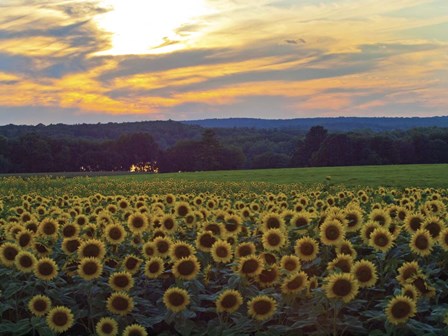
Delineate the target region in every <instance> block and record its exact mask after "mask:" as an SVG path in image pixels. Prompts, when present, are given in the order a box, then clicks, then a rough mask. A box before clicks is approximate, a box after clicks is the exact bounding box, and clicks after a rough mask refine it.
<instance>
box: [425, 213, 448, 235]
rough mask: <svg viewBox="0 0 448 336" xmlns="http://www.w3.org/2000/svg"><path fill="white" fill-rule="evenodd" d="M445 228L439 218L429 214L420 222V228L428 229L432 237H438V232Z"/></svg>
mask: <svg viewBox="0 0 448 336" xmlns="http://www.w3.org/2000/svg"><path fill="white" fill-rule="evenodd" d="M444 228H445V225H444V223H443V221H442V220H441V219H439V218H438V217H435V216H431V217H428V218H426V219H425V221H424V222H423V224H422V229H425V230H428V231H429V233H430V234H431V237H432V238H433V239H437V238H439V235H440V232H441V231H442V230H443V229H444Z"/></svg>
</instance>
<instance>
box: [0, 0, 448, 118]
mask: <svg viewBox="0 0 448 336" xmlns="http://www.w3.org/2000/svg"><path fill="white" fill-rule="evenodd" d="M0 8H1V9H2V11H1V13H0V46H1V51H0V125H8V124H21V125H37V124H39V123H42V124H47V125H48V124H58V123H64V124H82V123H98V122H100V123H108V122H136V121H156V120H157V121H159V120H169V119H171V120H176V121H188V120H204V119H227V118H259V119H284V120H288V119H295V118H316V117H322V118H327V117H336V118H337V117H359V118H363V117H377V118H383V117H386V118H387V117H421V118H424V117H433V116H446V115H447V114H448V112H447V109H446V106H448V97H447V96H446V91H447V89H448V53H447V50H448V35H447V34H446V31H448V15H446V14H444V13H448V2H446V1H444V0H400V1H394V2H393V3H391V2H390V1H386V0H377V1H372V0H358V1H355V0H343V1H341V0H321V1H311V0H306V1H301V2H300V3H297V1H292V0H274V1H268V0H262V1H244V2H243V1H239V0H237V1H225V0H190V1H188V2H186V1H181V0H165V1H163V2H157V3H155V2H148V1H146V0H130V1H128V2H127V3H126V4H124V3H123V2H122V1H119V0H89V1H81V0H69V1H67V0H49V1H46V2H45V3H44V4H39V3H37V2H35V1H32V0H6V1H4V2H3V4H1V5H0ZM173 9H175V10H173Z"/></svg>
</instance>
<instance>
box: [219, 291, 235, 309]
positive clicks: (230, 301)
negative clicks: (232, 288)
mask: <svg viewBox="0 0 448 336" xmlns="http://www.w3.org/2000/svg"><path fill="white" fill-rule="evenodd" d="M236 304H237V299H236V296H235V295H233V294H228V295H226V296H224V298H223V299H222V300H221V306H223V307H224V308H226V309H230V308H233V307H234V306H235V305H236Z"/></svg>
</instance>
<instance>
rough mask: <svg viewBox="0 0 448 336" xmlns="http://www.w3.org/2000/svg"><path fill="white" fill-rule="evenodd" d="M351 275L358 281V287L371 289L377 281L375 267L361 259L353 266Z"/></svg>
mask: <svg viewBox="0 0 448 336" xmlns="http://www.w3.org/2000/svg"><path fill="white" fill-rule="evenodd" d="M352 274H353V275H354V276H355V278H356V279H357V280H358V283H359V287H361V288H364V287H365V288H368V287H373V286H374V285H375V284H376V282H377V281H378V274H377V270H376V266H375V264H374V263H372V262H371V261H369V260H365V259H361V260H359V261H357V262H355V263H354V264H353V267H352Z"/></svg>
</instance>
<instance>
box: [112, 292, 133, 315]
mask: <svg viewBox="0 0 448 336" xmlns="http://www.w3.org/2000/svg"><path fill="white" fill-rule="evenodd" d="M132 309H134V300H133V299H132V297H130V296H129V295H128V294H126V293H125V292H115V293H112V294H111V296H109V298H108V299H107V310H109V311H110V312H111V313H113V314H117V315H122V316H124V315H127V314H129V313H130V312H131V311H132Z"/></svg>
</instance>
